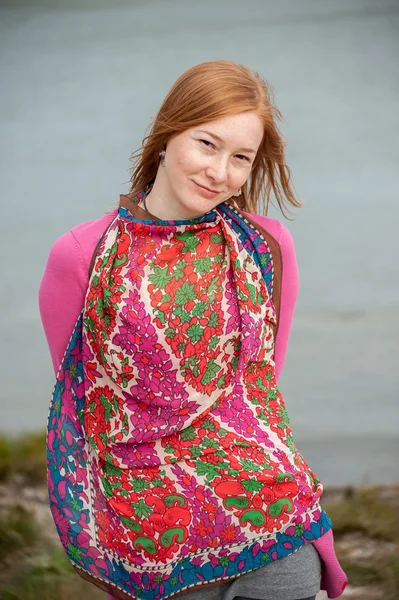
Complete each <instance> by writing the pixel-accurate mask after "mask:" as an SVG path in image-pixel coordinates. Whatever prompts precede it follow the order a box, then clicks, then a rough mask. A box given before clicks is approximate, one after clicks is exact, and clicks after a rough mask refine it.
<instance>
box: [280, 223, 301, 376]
mask: <svg viewBox="0 0 399 600" xmlns="http://www.w3.org/2000/svg"><path fill="white" fill-rule="evenodd" d="M277 241H278V242H279V245H280V250H281V259H282V281H281V299H280V324H279V327H278V331H277V338H276V342H275V349H274V360H275V363H276V379H277V381H278V379H279V377H280V373H281V371H282V369H283V365H284V360H285V355H286V352H287V346H288V339H289V336H290V331H291V324H292V319H293V316H294V310H295V304H296V300H297V297H298V289H299V276H298V264H297V261H296V254H295V247H294V240H293V239H292V235H291V234H290V232H289V231H288V229H287V228H286V227H284V226H283V225H281V231H280V236H279V239H278V240H277Z"/></svg>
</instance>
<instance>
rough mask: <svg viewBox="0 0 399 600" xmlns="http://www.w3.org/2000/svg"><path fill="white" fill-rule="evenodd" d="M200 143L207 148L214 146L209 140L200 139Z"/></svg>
mask: <svg viewBox="0 0 399 600" xmlns="http://www.w3.org/2000/svg"><path fill="white" fill-rule="evenodd" d="M200 142H201V144H204V145H205V146H207V147H208V148H214V147H215V146H214V144H212V142H210V141H209V140H200Z"/></svg>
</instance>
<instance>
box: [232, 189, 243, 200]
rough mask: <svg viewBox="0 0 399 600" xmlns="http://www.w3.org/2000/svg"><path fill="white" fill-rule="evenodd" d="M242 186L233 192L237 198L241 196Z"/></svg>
mask: <svg viewBox="0 0 399 600" xmlns="http://www.w3.org/2000/svg"><path fill="white" fill-rule="evenodd" d="M241 193H242V192H241V188H240V189H239V190H237V191H236V192H234V194H233V198H237V197H238V196H241Z"/></svg>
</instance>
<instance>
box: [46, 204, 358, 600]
mask: <svg viewBox="0 0 399 600" xmlns="http://www.w3.org/2000/svg"><path fill="white" fill-rule="evenodd" d="M116 214H117V209H115V210H113V211H112V212H110V213H107V214H106V215H104V216H103V217H101V218H99V219H96V220H95V221H88V222H86V223H82V224H80V225H77V226H76V227H74V228H73V229H71V230H70V231H68V232H67V233H65V234H64V235H63V236H61V237H60V238H59V239H58V240H56V242H55V244H54V245H53V247H52V249H51V252H50V255H49V258H48V261H47V265H46V269H45V272H44V275H43V278H42V281H41V284H40V289H39V308H40V313H41V318H42V322H43V326H44V330H45V333H46V337H47V342H48V345H49V348H50V353H51V358H52V361H53V367H54V371H55V372H57V371H58V369H59V367H60V364H61V361H62V358H63V355H64V352H65V350H66V348H67V345H68V342H69V338H70V336H71V334H72V331H73V328H74V326H75V323H76V321H77V319H78V317H79V314H80V313H81V311H82V308H83V304H84V298H85V295H86V290H87V287H88V283H89V265H90V261H91V258H92V255H93V252H94V250H95V247H96V244H97V242H98V240H99V238H100V237H101V235H102V233H103V232H104V231H105V229H106V228H107V226H108V225H109V224H110V222H111V221H112V220H113V219H114V218H115V216H116ZM248 216H249V217H250V218H251V219H253V220H254V221H256V222H257V223H259V225H261V226H262V227H264V229H266V230H267V231H268V232H269V233H270V234H271V235H272V236H273V237H274V238H275V239H276V240H277V242H278V243H279V245H280V250H281V257H282V284H281V300H280V314H279V319H280V321H279V328H278V333H277V338H276V342H275V356H274V359H275V363H276V378H277V380H278V378H279V376H280V373H281V370H282V368H283V365H284V360H285V355H286V351H287V344H288V338H289V333H290V329H291V323H292V318H293V315H294V309H295V303H296V299H297V295H298V265H297V262H296V256H295V249H294V243H293V239H292V236H291V234H290V233H289V231H288V229H287V228H286V227H284V225H282V224H281V223H280V222H279V221H277V220H276V219H272V218H270V217H263V216H260V215H256V214H249V215H248ZM313 545H314V547H315V548H316V549H317V551H318V552H319V554H320V557H321V558H322V561H323V578H322V589H326V590H327V593H328V596H329V598H336V597H338V596H339V595H341V594H342V591H343V590H344V588H345V585H346V582H347V578H346V575H345V573H344V572H343V571H342V569H341V567H340V565H339V562H338V560H337V558H336V556H335V552H334V542H333V535H332V531H331V530H330V531H328V532H327V533H326V534H325V535H323V536H322V537H321V538H319V539H318V540H316V541H315V542H313Z"/></svg>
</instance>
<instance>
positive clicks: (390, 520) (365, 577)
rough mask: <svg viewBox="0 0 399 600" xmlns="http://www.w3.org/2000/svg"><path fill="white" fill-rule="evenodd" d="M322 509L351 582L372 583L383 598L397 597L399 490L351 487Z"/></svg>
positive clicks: (326, 503)
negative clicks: (327, 517) (328, 518)
mask: <svg viewBox="0 0 399 600" xmlns="http://www.w3.org/2000/svg"><path fill="white" fill-rule="evenodd" d="M323 508H324V509H325V510H326V512H327V514H328V515H329V516H330V518H331V519H332V522H333V531H334V537H335V540H336V552H337V556H338V558H339V560H340V563H341V565H342V567H343V569H344V570H345V572H346V573H347V575H348V578H349V582H350V584H351V585H352V586H359V587H360V586H369V585H373V586H375V587H376V588H377V589H379V590H381V598H384V600H397V599H398V598H399V490H398V489H396V492H395V488H394V487H392V488H391V491H389V490H385V491H384V489H382V488H381V489H378V488H369V489H359V490H356V489H351V490H348V493H347V494H346V496H345V495H344V497H343V498H342V497H341V498H338V499H336V500H332V501H328V500H327V501H326V502H324V503H323ZM351 536H352V544H351V543H349V542H350V539H351ZM353 549H355V550H356V552H353Z"/></svg>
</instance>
